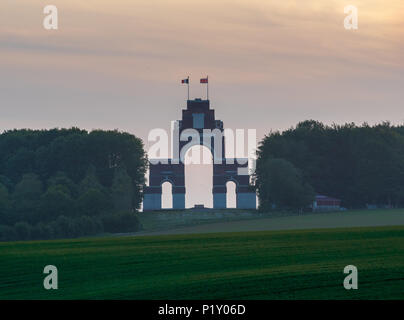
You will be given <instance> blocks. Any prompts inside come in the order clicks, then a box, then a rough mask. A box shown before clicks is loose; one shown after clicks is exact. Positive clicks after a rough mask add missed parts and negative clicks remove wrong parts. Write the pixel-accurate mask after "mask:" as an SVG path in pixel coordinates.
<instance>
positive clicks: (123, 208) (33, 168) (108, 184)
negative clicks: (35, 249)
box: [0, 128, 147, 240]
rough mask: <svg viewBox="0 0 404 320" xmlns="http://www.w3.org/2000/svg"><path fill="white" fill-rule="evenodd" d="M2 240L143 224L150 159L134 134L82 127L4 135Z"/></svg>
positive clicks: (0, 195) (1, 139)
mask: <svg viewBox="0 0 404 320" xmlns="http://www.w3.org/2000/svg"><path fill="white" fill-rule="evenodd" d="M0 151H1V152H0V239H1V240H19V239H23V240H28V239H50V238H60V237H76V236H83V235H91V234H97V233H101V232H130V231H136V230H138V229H139V228H140V223H139V220H138V217H137V214H136V211H137V209H139V207H140V204H141V201H142V190H143V186H144V183H145V173H146V168H147V159H146V155H145V152H144V149H143V142H142V141H141V140H140V139H139V138H137V137H135V136H133V135H131V134H128V133H123V132H118V131H102V130H94V131H91V132H87V131H86V130H81V129H78V128H71V129H52V130H10V131H6V132H4V133H3V134H1V135H0Z"/></svg>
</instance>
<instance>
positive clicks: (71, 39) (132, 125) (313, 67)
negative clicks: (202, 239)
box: [0, 0, 404, 202]
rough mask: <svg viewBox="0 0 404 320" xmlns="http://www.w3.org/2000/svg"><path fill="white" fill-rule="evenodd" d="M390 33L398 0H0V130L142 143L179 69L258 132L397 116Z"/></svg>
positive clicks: (403, 65) (395, 46)
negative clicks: (52, 11) (53, 131)
mask: <svg viewBox="0 0 404 320" xmlns="http://www.w3.org/2000/svg"><path fill="white" fill-rule="evenodd" d="M47 4H54V5H56V6H57V8H58V11H59V29H58V30H53V31H49V30H45V29H44V28H43V26H42V21H43V18H44V16H45V15H44V14H43V8H44V6H45V5H47ZM346 5H355V6H357V8H358V10H359V29H358V30H345V29H344V25H343V22H344V19H345V16H346V14H344V7H345V6H346ZM403 39H404V1H402V0H363V1H351V0H344V1H343V0H327V1H326V0H307V1H302V0H296V1H291V0H277V1H272V0H248V1H247V0H242V1H241V0H201V1H200V0H192V1H190V0H170V1H168V0H159V1H154V0H131V1H130V0H108V1H107V0H86V1H83V0H52V1H51V2H48V1H39V0H1V2H0V58H1V59H0V111H1V117H0V129H1V130H5V129H11V128H53V127H71V126H78V127H81V128H85V129H90V130H91V129H95V128H102V129H119V130H124V131H128V132H130V133H133V134H135V135H137V136H139V137H140V138H142V139H143V140H144V141H145V144H146V148H147V147H148V144H147V135H148V132H149V130H150V129H153V128H166V129H169V125H170V120H175V119H180V117H181V109H182V108H183V107H185V99H186V87H185V86H182V85H181V84H180V80H181V79H182V78H185V77H186V76H188V75H189V76H190V77H191V97H192V98H195V97H202V98H203V97H204V96H205V90H204V89H205V87H204V86H202V85H200V84H199V78H200V77H203V76H206V75H209V80H210V99H211V105H212V107H213V108H215V110H216V117H217V118H218V119H221V120H223V121H224V125H225V126H226V127H228V128H233V129H236V128H246V129H247V128H255V129H257V136H258V139H261V138H262V137H263V135H264V134H265V133H267V132H269V131H270V130H278V129H280V130H282V129H285V128H289V127H290V126H292V125H295V124H296V123H297V122H299V121H301V120H305V119H315V120H320V121H323V122H325V123H328V124H331V123H334V122H335V123H345V122H352V121H353V122H356V123H362V122H365V121H366V122H369V123H371V124H373V123H377V122H380V121H383V120H390V121H391V122H393V123H403V122H404V113H403V97H404V41H403ZM195 201H196V202H198V201H197V200H195ZM199 202H200V201H199Z"/></svg>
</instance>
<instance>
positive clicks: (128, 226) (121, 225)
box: [102, 212, 141, 232]
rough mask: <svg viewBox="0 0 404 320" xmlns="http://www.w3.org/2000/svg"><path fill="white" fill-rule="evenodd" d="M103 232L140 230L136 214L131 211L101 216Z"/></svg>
mask: <svg viewBox="0 0 404 320" xmlns="http://www.w3.org/2000/svg"><path fill="white" fill-rule="evenodd" d="M102 224H103V225H104V231H105V232H135V231H139V230H141V224H140V221H139V218H138V216H137V214H135V213H133V212H120V213H116V214H108V215H104V216H102Z"/></svg>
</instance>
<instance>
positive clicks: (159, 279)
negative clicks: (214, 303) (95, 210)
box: [0, 227, 404, 299]
mask: <svg viewBox="0 0 404 320" xmlns="http://www.w3.org/2000/svg"><path fill="white" fill-rule="evenodd" d="M351 264H352V265H355V266H356V267H357V268H358V274H359V276H358V279H359V289H358V290H345V289H344V288H343V285H342V283H343V279H344V277H345V276H346V275H345V274H344V273H343V269H344V267H345V266H346V265H351ZM45 265H55V266H56V267H57V268H58V275H59V289H58V290H45V289H44V288H43V284H42V283H43V279H44V277H45V275H44V274H43V273H42V272H43V268H44V266H45ZM0 298H1V299H403V298H404V227H369V228H350V229H321V230H300V231H263V232H244V233H216V234H192V235H169V236H144V237H139V236H137V237H114V238H94V239H76V240H60V241H36V242H13V243H0Z"/></svg>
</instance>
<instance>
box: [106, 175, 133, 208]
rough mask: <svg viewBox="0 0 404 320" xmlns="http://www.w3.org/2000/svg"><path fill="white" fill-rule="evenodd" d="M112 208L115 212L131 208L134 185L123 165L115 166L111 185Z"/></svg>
mask: <svg viewBox="0 0 404 320" xmlns="http://www.w3.org/2000/svg"><path fill="white" fill-rule="evenodd" d="M111 194H112V199H113V202H114V209H115V210H116V211H117V212H120V211H131V210H132V209H133V197H134V187H133V184H132V179H131V178H130V176H129V175H128V172H127V171H126V169H125V168H124V167H117V168H116V169H115V173H114V179H113V183H112V187H111Z"/></svg>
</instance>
